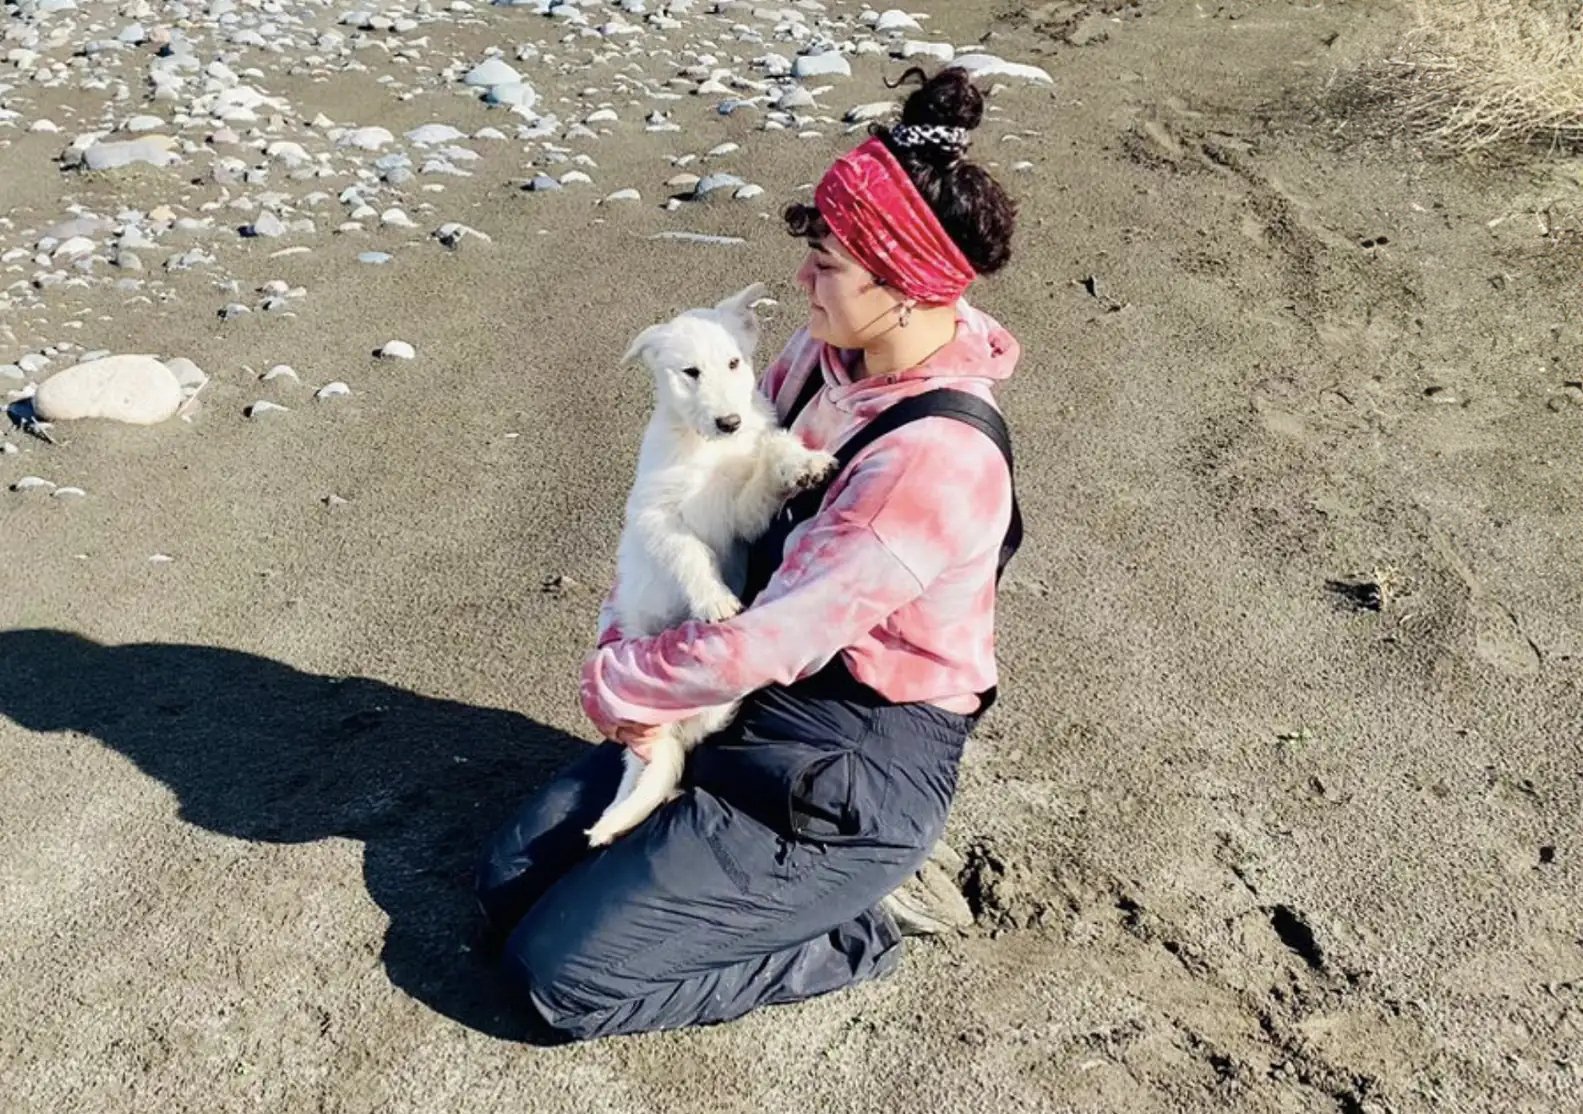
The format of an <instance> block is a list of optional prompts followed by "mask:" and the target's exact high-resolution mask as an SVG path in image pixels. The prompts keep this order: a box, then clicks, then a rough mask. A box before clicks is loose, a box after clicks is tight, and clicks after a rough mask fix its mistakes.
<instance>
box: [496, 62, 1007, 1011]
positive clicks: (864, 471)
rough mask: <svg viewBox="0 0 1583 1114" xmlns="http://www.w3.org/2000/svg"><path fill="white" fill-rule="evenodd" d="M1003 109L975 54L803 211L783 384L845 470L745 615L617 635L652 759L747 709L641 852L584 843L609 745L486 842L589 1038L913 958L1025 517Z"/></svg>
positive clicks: (784, 538)
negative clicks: (976, 281) (988, 307)
mask: <svg viewBox="0 0 1583 1114" xmlns="http://www.w3.org/2000/svg"><path fill="white" fill-rule="evenodd" d="M909 76H911V77H914V78H922V77H923V75H922V74H921V73H919V72H917V71H912V72H911V73H910V75H909ZM982 114H983V101H982V98H981V96H980V94H979V92H978V90H977V89H975V88H974V87H973V85H972V83H971V81H970V80H969V78H968V76H967V75H966V74H965V73H963V72H962V71H960V70H945V71H944V72H942V73H940V74H939V75H937V76H936V77H934V78H933V79H931V80H928V81H926V82H925V83H924V84H923V86H922V87H921V88H920V89H918V90H916V91H915V92H913V94H912V95H911V96H910V97H909V98H908V99H907V103H906V105H905V106H904V109H903V112H902V120H901V123H900V124H898V125H897V126H895V127H894V128H889V129H886V128H879V129H876V132H875V135H874V136H873V137H872V138H870V139H869V140H868V141H867V142H865V143H864V144H863V145H862V146H860V147H858V148H857V149H856V150H854V151H852V152H851V153H849V154H847V155H845V156H844V157H842V158H841V159H839V160H837V162H836V163H835V165H834V166H833V167H831V169H830V170H829V172H828V173H827V174H826V175H825V176H824V178H823V179H821V181H820V183H819V185H818V188H817V189H816V191H815V194H814V202H815V204H814V205H812V206H808V205H793V206H792V207H791V208H790V209H788V210H787V223H788V225H789V227H790V230H791V231H792V233H793V234H794V235H797V236H800V237H803V238H805V239H806V240H807V242H808V254H807V257H806V259H805V260H804V261H803V264H802V266H801V267H800V268H799V269H798V272H797V282H798V285H799V286H801V287H802V289H803V290H804V292H805V293H806V294H807V295H808V300H809V303H810V305H809V315H808V324H807V326H806V328H804V329H803V330H801V331H799V332H798V333H797V335H796V336H794V337H793V339H792V341H791V342H790V344H789V345H788V346H787V348H786V350H785V351H784V352H783V353H782V354H781V355H780V357H779V358H778V359H777V360H776V361H775V362H774V363H773V364H772V365H771V366H770V367H769V368H768V369H767V371H766V372H765V374H764V388H765V390H766V392H767V393H768V394H769V396H770V397H771V398H772V399H773V400H774V401H775V404H776V407H777V409H778V411H779V413H780V416H781V418H782V421H783V422H785V423H786V424H788V425H789V426H790V427H791V428H792V429H794V430H796V432H797V433H798V434H799V435H800V436H801V437H802V438H803V439H804V441H806V442H807V443H808V444H810V445H813V446H815V447H819V448H825V449H829V450H830V451H833V452H836V453H837V454H838V456H839V457H840V458H841V459H842V462H843V468H842V469H841V471H840V472H839V474H838V475H837V476H836V477H835V479H834V480H833V481H832V482H831V483H830V484H829V486H828V487H827V488H826V489H825V490H824V491H823V492H816V493H812V494H811V495H810V496H804V497H802V498H800V499H798V500H795V501H793V503H791V504H790V505H789V506H788V509H787V511H786V512H783V515H782V521H781V522H780V523H779V524H778V528H777V529H775V530H772V531H771V533H770V535H769V536H767V537H766V538H765V539H764V541H763V542H761V543H760V545H759V547H758V549H757V551H756V552H755V554H754V557H755V565H756V567H757V570H758V575H757V578H756V579H757V583H755V584H752V585H750V589H749V592H748V593H746V594H745V596H744V600H745V602H746V601H747V600H748V599H749V598H751V603H750V605H749V606H747V607H746V608H745V609H744V610H743V611H742V612H741V614H739V615H737V616H736V617H734V618H732V619H730V620H727V621H725V622H721V623H710V624H705V623H696V622H695V623H687V624H685V625H683V626H681V627H679V628H677V629H675V630H672V631H669V632H666V633H665V634H661V635H658V636H656V637H653V638H642V639H630V640H624V639H622V637H621V635H620V632H619V631H616V630H612V629H609V627H608V623H606V624H605V627H606V629H604V630H602V631H601V634H600V638H599V648H598V649H597V651H596V652H595V653H594V655H593V656H592V657H591V658H590V659H589V660H588V662H587V664H586V665H585V667H584V670H583V677H582V699H583V707H584V709H585V710H586V711H587V713H588V716H589V718H590V719H591V720H592V721H593V723H594V725H595V726H596V727H597V728H598V729H599V730H600V731H601V732H602V733H604V734H605V735H606V736H607V737H609V738H612V739H615V740H619V742H620V743H622V744H625V745H628V746H633V747H635V748H637V749H638V750H639V751H640V753H641V750H642V747H643V744H644V739H645V733H646V731H647V730H648V729H649V728H651V727H652V726H654V725H656V724H663V723H670V722H672V721H675V720H678V719H682V718H684V717H686V716H689V715H692V714H694V713H695V712H697V711H698V710H700V709H702V708H705V707H710V706H714V705H718V704H725V703H728V702H731V701H734V700H739V699H743V698H746V701H745V703H744V704H743V707H742V710H741V712H740V713H739V715H738V716H737V719H736V721H735V722H734V723H733V724H732V726H731V727H729V728H728V729H727V730H726V731H724V732H722V733H721V734H720V735H719V736H717V737H715V738H713V739H711V740H709V741H708V742H706V743H705V744H704V745H703V746H700V747H699V748H698V749H696V750H695V751H693V753H692V756H691V758H690V760H689V762H690V765H689V773H688V788H687V790H686V792H684V793H683V794H682V795H681V796H680V797H678V798H677V799H676V800H674V801H672V802H671V803H669V804H668V805H666V806H664V807H663V808H661V809H659V810H658V811H657V812H655V813H654V814H653V815H652V816H650V817H649V818H648V819H647V820H646V821H645V822H644V823H643V824H641V825H640V826H639V827H638V828H636V829H635V830H634V831H632V832H631V833H629V834H628V835H626V836H624V837H622V838H621V839H619V840H618V841H617V842H616V843H615V844H614V845H613V846H611V847H608V848H605V849H602V850H601V851H599V852H597V853H590V852H589V851H588V849H587V843H586V839H585V837H584V836H583V832H584V830H585V829H586V828H587V827H588V826H589V825H590V824H591V823H592V822H593V821H594V819H595V818H597V817H598V816H599V814H600V812H601V811H602V810H603V809H604V807H605V806H606V805H607V804H608V803H609V802H610V800H611V798H612V796H613V794H614V792H615V789H616V785H617V783H618V781H619V780H620V775H621V753H622V746H621V745H618V744H617V743H608V744H605V745H603V746H599V747H595V748H593V749H592V750H591V751H590V753H589V754H588V756H587V757H586V758H584V759H582V760H581V761H579V762H578V763H576V764H575V765H574V766H572V767H571V768H570V769H568V770H566V771H564V772H563V773H562V774H560V775H559V776H558V777H557V778H555V779H554V780H553V781H551V782H550V784H549V785H547V786H546V787H544V788H543V789H542V790H541V791H540V792H539V793H538V794H537V795H535V796H534V797H533V798H532V799H531V800H529V801H528V802H527V803H526V804H525V805H524V806H523V807H522V808H521V810H520V811H519V812H518V814H517V815H516V816H515V817H514V818H513V820H512V821H511V823H509V824H508V825H507V826H506V827H505V828H504V829H503V830H502V831H501V832H500V833H499V835H498V836H497V837H496V838H495V840H494V841H493V842H492V844H491V845H490V846H489V847H488V848H487V850H486V853H485V856H484V861H483V863H482V865H481V867H480V870H479V878H478V894H479V899H480V901H481V903H482V905H483V907H484V910H485V913H486V915H487V916H488V917H489V919H490V922H491V924H492V926H493V927H494V928H495V929H496V930H497V931H498V932H500V933H501V934H502V935H504V936H505V937H506V943H505V951H504V963H505V965H506V968H507V970H508V971H509V972H510V973H511V974H512V975H513V976H514V977H515V978H516V980H517V981H518V982H519V983H520V985H521V987H522V989H523V991H524V992H525V994H526V996H527V998H528V1000H529V1001H530V1002H531V1004H532V1007H533V1008H534V1009H535V1010H536V1011H537V1012H538V1013H539V1014H540V1015H541V1016H542V1018H543V1020H544V1021H545V1022H547V1023H548V1024H549V1026H550V1027H552V1028H553V1029H554V1030H556V1031H557V1032H559V1033H561V1034H563V1035H565V1036H568V1037H572V1038H588V1037H596V1036H605V1035H611V1034H617V1033H633V1032H641V1031H645V1030H652V1029H662V1028H673V1027H676V1026H682V1025H696V1024H704V1023H709V1022H717V1021H725V1020H728V1019H730V1018H734V1017H738V1016H740V1015H741V1014H743V1013H746V1012H747V1011H749V1010H751V1009H754V1008H755V1007H758V1006H762V1005H769V1004H774V1003H784V1002H795V1001H799V1000H801V999H804V998H809V997H812V996H814V995H817V994H823V993H826V992H828V991H832V990H837V989H840V988H841V987H845V986H850V985H852V984H853V983H856V982H860V981H862V980H864V979H868V978H872V977H874V976H876V975H880V974H883V973H885V972H887V971H889V970H890V969H891V968H892V967H893V966H894V965H895V964H896V962H897V960H898V958H899V955H900V948H899V945H900V942H901V935H900V932H899V930H898V927H897V925H896V923H895V921H894V920H893V919H892V917H891V915H890V914H889V913H888V912H887V911H886V909H885V908H884V907H883V905H882V904H881V903H882V901H883V900H884V899H885V897H886V896H887V895H888V894H890V893H891V892H892V891H893V890H894V889H896V888H897V887H898V886H899V885H901V884H902V883H903V882H904V881H906V880H907V879H908V878H909V877H910V876H911V875H912V874H913V873H914V872H915V871H917V870H918V869H919V867H920V866H921V865H922V864H923V862H924V861H925V859H926V857H927V855H928V852H929V849H930V848H931V846H932V845H933V844H934V842H935V841H936V840H937V839H938V838H939V837H940V835H941V833H942V832H943V830H944V828H945V821H946V813H947V811H948V809H949V807H950V803H951V797H952V794H953V793H954V791H955V788H956V778H957V764H958V761H959V759H960V757H961V753H962V746H963V743H964V741H965V740H966V738H967V733H968V730H969V728H970V727H971V725H972V723H973V721H974V719H975V717H976V716H977V715H978V714H979V713H980V712H982V711H983V709H984V707H985V706H986V705H987V702H988V701H989V700H990V699H992V698H993V690H994V685H995V654H994V649H995V626H994V624H995V584H996V579H997V575H998V572H999V569H1000V568H1001V566H1002V565H1003V564H1004V559H1005V557H1006V556H1009V553H1010V550H1011V549H1013V548H1015V543H1016V540H1017V536H1018V535H1019V534H1020V527H1019V526H1018V523H1017V516H1016V513H1015V506H1014V501H1013V496H1012V483H1011V470H1010V449H1009V445H1008V444H1007V442H1006V440H1005V428H1004V425H1003V423H1002V422H1001V421H1000V418H999V415H998V413H997V411H996V410H995V408H994V405H993V395H992V393H991V390H992V387H993V386H994V385H995V384H996V383H997V382H999V381H1000V380H1003V379H1005V378H1006V377H1007V376H1008V375H1010V374H1011V372H1012V368H1013V366H1014V365H1015V363H1016V361H1017V352H1018V349H1017V343H1016V341H1015V340H1014V339H1013V338H1012V336H1011V335H1010V334H1009V333H1007V332H1006V331H1005V330H1004V329H1002V328H1001V327H1000V326H999V325H998V324H997V323H996V322H995V321H994V320H992V319H991V318H990V317H989V316H988V315H986V314H984V313H982V312H980V311H979V310H976V309H973V308H972V307H970V306H969V305H968V304H967V303H966V302H965V301H964V300H963V298H962V296H963V294H964V292H965V291H966V290H967V288H968V285H969V284H970V283H971V282H972V280H973V278H974V277H975V276H976V275H978V274H987V273H989V272H992V271H996V270H999V269H1000V267H1001V266H1002V265H1003V264H1004V263H1005V262H1006V260H1007V258H1008V256H1009V254H1010V250H1009V242H1010V238H1011V231H1012V222H1013V215H1014V211H1013V206H1012V204H1011V202H1010V201H1009V199H1008V198H1007V197H1006V195H1005V193H1004V192H1003V191H1002V190H1001V188H1000V187H999V186H998V185H997V184H996V183H995V181H994V180H993V179H992V178H991V177H990V176H989V175H988V174H987V173H986V172H985V171H984V170H983V169H981V168H980V167H978V166H975V165H973V164H972V163H970V162H967V161H965V160H964V158H963V154H964V152H965V150H966V147H967V142H968V136H969V130H970V129H971V128H973V127H975V126H976V125H977V124H978V122H979V120H980V118H981V117H982ZM1003 550H1004V551H1005V552H1004V554H1003ZM754 588H757V589H759V590H758V591H757V592H756V593H755V592H753V589H754Z"/></svg>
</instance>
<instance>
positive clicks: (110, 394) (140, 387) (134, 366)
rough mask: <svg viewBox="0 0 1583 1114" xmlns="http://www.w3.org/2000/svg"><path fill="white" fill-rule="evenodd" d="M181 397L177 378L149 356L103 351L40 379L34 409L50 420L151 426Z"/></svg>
mask: <svg viewBox="0 0 1583 1114" xmlns="http://www.w3.org/2000/svg"><path fill="white" fill-rule="evenodd" d="M182 402H183V395H182V389H181V383H180V381H179V380H178V379H177V378H176V376H175V375H174V374H172V372H171V370H170V369H169V368H167V367H166V366H165V365H164V364H162V363H160V362H159V361H158V360H157V359H155V358H154V357H153V356H107V357H105V358H104V359H100V360H90V361H88V362H86V363H81V364H77V365H76V366H74V367H69V368H67V369H66V370H64V371H60V372H57V373H55V374H54V375H52V376H50V377H49V378H48V379H46V380H44V382H42V383H40V384H39V388H38V393H37V394H35V395H34V396H33V409H34V412H35V413H37V414H38V416H39V417H41V418H43V419H44V420H45V421H49V422H64V421H75V420H77V419H79V418H104V419H108V420H110V421H116V422H128V423H130V424H132V425H154V424H156V423H158V422H162V421H164V420H165V419H166V418H169V417H170V416H171V415H172V414H174V413H175V412H176V410H177V408H178V407H180V406H181V404H182Z"/></svg>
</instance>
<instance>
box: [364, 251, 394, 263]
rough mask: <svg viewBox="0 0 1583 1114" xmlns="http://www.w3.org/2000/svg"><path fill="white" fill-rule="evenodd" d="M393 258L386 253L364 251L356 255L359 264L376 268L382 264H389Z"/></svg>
mask: <svg viewBox="0 0 1583 1114" xmlns="http://www.w3.org/2000/svg"><path fill="white" fill-rule="evenodd" d="M393 258H394V256H392V255H391V254H390V253H389V252H388V251H364V252H359V253H358V255H357V261H358V262H359V263H371V264H374V265H376V266H378V265H380V264H383V263H389V262H390V261H391V259H393Z"/></svg>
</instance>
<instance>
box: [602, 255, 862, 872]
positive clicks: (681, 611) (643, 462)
mask: <svg viewBox="0 0 1583 1114" xmlns="http://www.w3.org/2000/svg"><path fill="white" fill-rule="evenodd" d="M763 294H764V287H763V286H762V285H761V284H757V283H755V284H754V285H752V286H749V287H748V288H747V289H745V290H742V291H740V292H738V293H736V294H733V295H732V296H731V297H729V298H727V299H725V300H724V301H722V302H720V303H719V304H718V305H716V306H714V307H713V308H712V309H694V310H688V311H687V312H686V313H683V314H681V315H680V316H678V317H676V318H673V319H672V320H670V321H667V322H665V323H664V324H660V325H653V326H650V327H649V328H647V329H645V330H643V332H641V333H639V334H638V336H637V339H635V340H634V341H633V342H632V347H631V348H630V349H629V350H628V351H627V356H626V359H627V360H628V361H633V360H636V361H638V362H640V363H642V364H643V365H644V366H645V367H646V368H647V369H648V371H649V373H650V375H652V376H653V379H654V395H655V406H654V414H653V416H652V417H651V418H650V419H649V425H648V429H647V430H646V431H645V432H644V434H643V447H642V449H641V450H640V451H639V453H638V470H637V478H636V480H635V481H634V482H633V485H632V491H631V494H629V495H628V496H627V515H626V525H625V528H624V529H623V530H622V532H621V543H620V548H619V550H618V553H617V561H616V569H617V571H616V594H615V598H614V600H613V601H612V602H613V605H614V608H615V621H616V625H617V626H618V628H619V629H620V630H621V632H622V633H623V634H624V635H626V636H627V637H629V638H630V637H641V636H644V635H651V634H658V633H659V632H661V631H664V630H668V629H670V628H671V627H674V626H676V625H677V624H679V623H681V622H684V621H685V620H688V619H704V620H708V621H711V622H714V621H719V620H721V619H729V618H730V617H731V616H733V615H735V614H736V613H737V612H738V611H739V610H740V609H741V606H742V605H741V602H740V601H739V600H738V599H737V593H738V592H740V591H741V590H742V588H743V586H744V581H745V579H746V573H747V568H746V556H747V546H748V543H750V542H751V541H753V540H754V539H755V538H757V537H758V536H759V535H760V534H762V533H763V532H764V531H765V529H767V528H768V526H769V524H770V520H771V519H772V518H774V516H775V512H776V511H777V510H779V509H780V507H781V504H782V503H784V502H785V501H786V499H787V497H788V496H790V495H792V494H794V493H796V492H797V491H799V490H802V489H804V488H806V487H808V486H810V485H812V484H815V483H817V482H819V481H820V480H822V479H824V478H825V477H826V476H828V475H829V474H830V472H831V470H832V469H833V468H834V467H835V458H834V457H832V456H831V455H830V454H829V453H821V452H814V451H813V450H811V449H808V448H806V447H804V445H803V443H802V442H801V441H799V440H798V439H797V438H796V437H795V436H793V435H792V434H790V433H788V432H786V431H785V430H782V429H781V428H780V427H779V425H778V424H777V422H776V420H775V412H774V410H773V409H772V408H771V407H770V404H769V402H768V400H766V399H765V398H764V396H763V395H762V394H760V393H759V391H758V388H757V375H756V374H755V372H754V370H753V352H754V350H755V348H756V347H757V346H758V335H759V323H758V318H757V317H756V316H755V315H754V313H753V303H754V302H755V301H757V300H758V299H759V298H760V297H762V296H763ZM733 361H734V362H735V365H736V366H735V367H733V366H732V363H733ZM686 369H693V370H694V371H696V372H697V374H696V375H693V374H689V373H688V371H687V370H686ZM733 418H734V419H737V421H738V423H739V424H738V425H737V427H736V428H735V430H734V431H731V432H725V431H723V430H722V429H721V428H720V426H719V425H718V424H717V422H718V421H719V420H720V419H725V420H726V422H727V424H730V422H731V419H733ZM735 712H736V706H735V705H726V706H724V707H719V708H711V709H709V710H708V711H707V712H704V713H702V714H700V715H697V716H694V717H692V718H690V719H687V720H683V721H681V722H680V723H675V724H671V725H669V726H668V727H666V728H665V729H664V730H663V731H662V732H661V737H660V739H659V740H658V741H657V742H655V743H654V744H653V746H651V747H650V749H649V761H648V762H647V763H645V762H644V761H643V760H642V759H640V758H638V757H637V756H636V755H635V754H632V753H631V752H628V753H627V754H626V755H625V756H624V758H625V763H626V767H625V770H624V771H623V774H622V779H621V787H620V789H619V790H618V791H617V793H616V799H615V801H614V803H612V804H611V805H610V807H609V808H607V809H606V810H605V812H604V815H602V816H601V817H600V818H599V820H598V822H597V823H595V824H594V826H593V827H592V828H590V829H589V830H588V842H589V843H590V844H592V845H594V846H596V847H598V846H602V845H604V844H607V843H609V842H611V841H612V840H614V839H615V838H616V837H617V836H619V835H621V834H622V833H624V832H626V831H629V830H630V829H632V828H633V827H635V826H636V825H637V824H638V823H639V822H641V821H642V820H643V818H644V817H646V816H648V815H649V813H651V812H653V811H654V810H655V809H656V808H658V807H659V806H660V805H661V804H663V803H665V801H666V800H668V799H669V798H670V797H672V796H673V795H674V794H675V792H676V787H677V786H678V785H679V784H680V783H681V777H682V768H683V766H684V764H685V762H686V757H687V752H688V751H689V750H691V749H692V748H693V747H694V746H695V745H696V744H697V743H698V742H699V741H700V740H701V739H704V738H706V737H707V736H709V735H712V734H713V733H714V732H716V731H718V730H720V729H721V728H722V727H724V726H725V725H726V724H727V723H729V722H730V720H731V717H732V715H734V714H735Z"/></svg>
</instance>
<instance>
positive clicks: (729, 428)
mask: <svg viewBox="0 0 1583 1114" xmlns="http://www.w3.org/2000/svg"><path fill="white" fill-rule="evenodd" d="M715 428H716V429H718V430H719V431H720V432H721V433H735V432H736V431H737V430H739V429H741V428H742V419H741V418H740V417H738V416H737V415H736V414H727V415H726V416H725V417H723V418H716V419H715Z"/></svg>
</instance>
